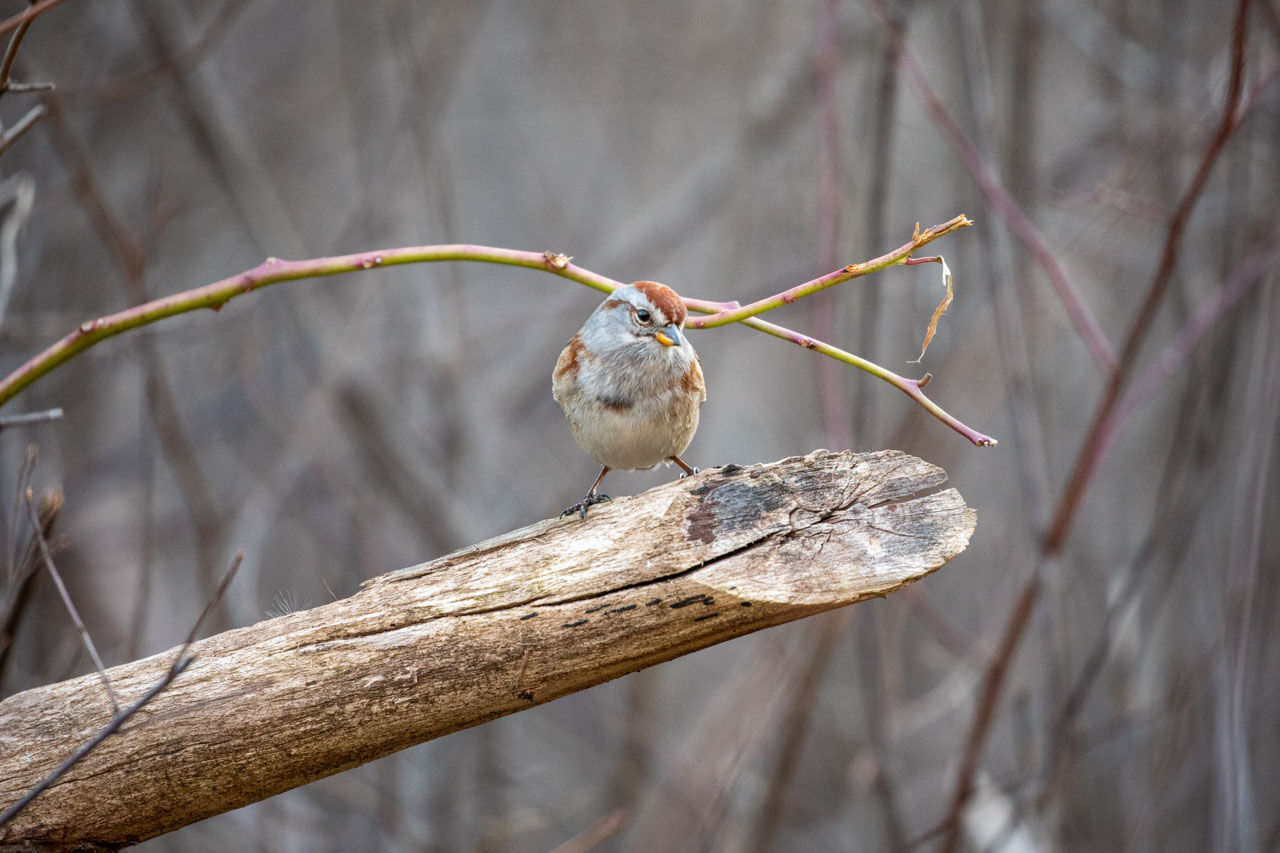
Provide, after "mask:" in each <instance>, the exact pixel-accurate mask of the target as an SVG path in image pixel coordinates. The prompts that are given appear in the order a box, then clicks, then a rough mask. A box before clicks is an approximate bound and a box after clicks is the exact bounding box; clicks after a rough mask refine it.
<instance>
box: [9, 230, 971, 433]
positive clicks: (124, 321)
mask: <svg viewBox="0 0 1280 853" xmlns="http://www.w3.org/2000/svg"><path fill="white" fill-rule="evenodd" d="M970 224H972V223H970V221H969V220H968V219H967V218H965V217H964V216H957V217H955V218H954V219H952V220H950V221H949V222H945V223H943V224H942V225H936V226H934V227H933V228H929V229H927V230H925V231H920V230H919V226H917V229H916V234H915V235H914V236H913V238H912V241H911V242H910V243H907V244H906V245H904V246H902V247H900V248H898V249H896V250H894V251H893V252H890V253H889V254H887V255H884V256H882V257H880V258H876V259H875V260H872V261H867V262H866V263H863V264H851V265H850V266H847V267H843V268H842V269H840V270H837V271H836V272H834V273H831V274H829V275H826V276H823V277H822V278H819V279H815V280H813V281H811V282H807V283H805V284H802V285H799V286H798V287H794V288H792V289H790V290H787V291H783V292H782V293H779V294H776V295H775V296H772V297H769V298H768V299H764V300H760V301H757V302H753V303H751V304H750V305H746V306H739V305H738V303H736V302H728V303H725V302H710V301H707V300H701V299H685V304H686V305H688V306H689V309H690V310H692V311H697V312H699V313H703V314H709V315H710V316H709V317H706V318H696V319H691V320H689V321H688V322H687V323H686V325H687V326H688V327H689V328H693V329H701V328H713V327H716V326H721V325H725V324H728V323H734V322H737V323H741V324H742V325H744V326H747V327H748V328H752V329H756V330H757V331H761V332H764V333H765V334H769V335H773V336H774V337H777V338H781V339H783V340H787V341H791V342H792V343H795V344H798V345H799V346H803V347H804V348H806V349H810V350H813V351H815V352H819V353H821V354H823V355H826V356H829V357H831V358H834V359H836V360H838V361H842V362H844V363H845V364H849V365H852V366H854V367H857V368H859V369H860V370H865V371H866V372H868V373H870V374H871V375H872V376H876V377H878V378H879V379H882V380H884V381H885V382H888V383H889V384H890V385H893V386H894V387H896V388H898V389H899V390H901V391H902V392H903V393H905V394H907V395H908V396H909V397H911V398H912V399H914V400H915V401H916V402H917V403H919V404H920V405H921V406H923V407H924V408H925V409H926V410H927V411H928V412H929V413H930V414H932V415H933V416H934V417H936V418H938V419H939V420H941V421H942V422H943V423H945V424H946V425H947V426H949V427H951V428H952V429H954V430H955V431H956V432H958V433H960V434H961V435H963V436H964V437H965V438H967V439H969V441H971V442H973V443H974V444H975V445H978V446H991V445H994V444H995V443H996V442H995V439H993V438H990V437H989V436H986V435H983V434H982V433H980V432H977V431H976V430H973V429H971V428H970V427H968V426H965V425H964V424H963V423H961V422H960V421H958V420H956V419H955V418H954V417H952V416H951V415H949V414H947V413H946V412H945V411H943V410H942V409H941V408H939V407H938V406H937V405H936V404H935V403H933V402H932V401H931V400H929V399H928V398H927V397H925V396H924V394H923V393H922V392H921V390H920V389H921V388H923V387H924V385H925V384H926V383H927V382H928V379H929V377H928V376H927V375H926V377H925V378H924V379H923V380H919V381H917V380H914V379H907V378H905V377H902V376H899V375H898V374H896V373H894V372H893V371H891V370H887V369H885V368H883V367H880V366H879V365H877V364H874V363H872V362H870V361H867V360H866V359H863V358H859V357H858V356H856V355H853V354H851V353H847V352H845V351H844V350H841V349H838V348H836V347H833V346H831V345H830V344H826V343H823V342H822V341H818V340H814V339H813V338H810V337H807V336H805V335H802V334H800V333H799V332H794V331H792V330H790V329H786V328H784V327H782V326H776V325H774V324H772V323H766V322H764V321H763V320H760V319H758V318H757V317H756V316H755V315H757V314H762V313H764V312H765V311H769V310H772V309H773V308H777V307H780V306H782V305H787V304H790V303H792V302H795V301H796V300H797V299H800V298H803V297H805V296H808V295H810V294H812V293H816V292H818V291H819V290H823V289H825V288H827V287H831V286H833V285H836V284H840V283H841V282H844V281H848V280H850V279H853V278H857V277H859V276H862V275H866V274H867V273H870V272H876V271H877V270H881V269H885V268H886V267H889V266H893V265H895V264H901V263H905V262H906V261H907V260H908V258H910V256H911V253H912V252H914V251H916V250H917V249H919V248H920V247H921V246H923V245H925V244H926V243H929V242H931V241H933V240H936V239H937V238H939V237H942V236H945V235H946V234H950V233H951V232H952V231H955V230H957V229H959V228H963V227H965V226H966V225H970ZM431 261H480V262H484V263H491V264H505V265H507V266H515V267H526V268H528V269H537V270H542V271H544V272H549V273H552V274H553V275H558V276H561V277H562V278H567V279H569V280H570V281H576V282H578V283H579V284H585V285H586V286H587V287H591V288H594V289H595V290H599V291H601V292H602V293H611V292H612V291H613V289H614V288H615V287H619V286H620V285H621V282H618V281H614V280H613V279H611V278H607V277H606V276H602V275H600V274H598V273H594V272H592V271H591V270H587V269H583V268H582V267H579V266H576V265H574V264H572V263H570V258H569V257H567V256H565V255H561V254H556V253H554V252H522V251H517V250H514V249H499V248H495V247H492V246H474V245H467V244H455V245H445V246H410V247H406V248H400V249H384V250H382V251H373V252H360V253H358V254H354V255H340V256H337V257H331V258H313V259H311V260H304V261H282V260H279V259H277V258H268V259H267V260H266V261H264V262H262V263H261V264H259V265H258V266H256V267H254V268H253V269H251V270H246V271H245V272H242V273H240V274H238V275H234V276H232V277H230V278H225V279H223V280H221V281H215V282H213V283H212V284H207V285H205V286H204V287H197V288H195V289H194V290H186V291H183V292H181V293H175V294H173V295H171V296H165V297H162V298H160V299H155V300H153V301H151V302H147V303H144V304H142V305H137V306H135V307H133V308H128V309H126V310H124V311H118V312H116V313H115V314H109V315H107V316H105V317H99V318H98V319H96V320H86V321H85V322H83V323H81V324H80V325H79V326H78V327H77V328H76V329H75V330H74V331H73V332H71V333H70V334H68V335H67V336H65V337H64V338H62V339H61V340H59V341H57V342H55V343H54V344H52V345H51V346H49V347H48V348H47V349H45V350H44V351H43V352H41V353H39V354H38V355H36V356H34V357H33V358H31V359H30V360H29V361H27V362H26V363H25V364H23V365H22V366H21V367H19V368H18V369H17V370H15V371H13V372H12V373H10V374H9V375H8V376H6V377H5V378H4V380H3V381H0V405H4V404H5V403H7V402H8V401H9V400H11V399H13V398H14V396H16V395H17V394H18V393H19V392H21V391H22V390H23V389H25V388H26V387H27V386H29V385H31V384H32V383H33V382H35V381H36V380H37V379H39V378H40V377H42V376H44V375H45V374H46V373H48V372H50V371H51V370H53V369H54V368H56V367H58V366H59V365H62V364H64V363H66V362H67V361H70V360H71V359H72V358H74V357H75V356H76V355H78V354H80V353H81V352H84V351H85V350H86V349H88V348H89V347H91V346H93V345H94V344H96V343H98V342H100V341H103V340H106V339H107V338H110V337H114V336H116V335H119V334H121V333H123V332H127V331H129V330H130V329H136V328H137V327H139V326H146V325H149V324H151V323H154V322H156V321H158V320H163V319H165V318H166V317H172V316H174V315H177V314H185V313H187V312H189V311H195V310H197V309H200V308H211V309H213V310H214V311H217V310H219V309H220V308H222V306H223V305H225V304H227V303H228V302H230V301H231V300H232V299H234V298H235V297H237V296H239V295H241V294H243V293H252V292H253V291H255V290H259V289H261V288H263V287H266V286H267V285H271V284H276V283H278V282H282V281H295V280H298V279H303V278H316V277H319V276H327V275H338V274H340V273H348V272H361V271H364V270H371V269H376V268H379V267H389V266H398V265H401V264H418V263H427V262H431Z"/></svg>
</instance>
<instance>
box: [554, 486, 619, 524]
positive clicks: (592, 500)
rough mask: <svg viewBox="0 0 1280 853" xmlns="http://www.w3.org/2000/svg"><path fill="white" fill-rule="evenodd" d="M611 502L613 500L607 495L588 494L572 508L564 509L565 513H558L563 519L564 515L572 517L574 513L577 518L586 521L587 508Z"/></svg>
mask: <svg viewBox="0 0 1280 853" xmlns="http://www.w3.org/2000/svg"><path fill="white" fill-rule="evenodd" d="M612 500H613V498H611V497H609V496H608V495H597V494H595V493H594V492H590V493H588V494H587V496H586V497H585V498H583V499H582V500H580V501H578V502H577V503H576V504H574V505H573V506H571V507H566V508H565V511H564V512H562V513H560V517H561V518H564V517H565V516H566V515H573V514H574V513H575V512H576V513H577V514H578V515H579V516H581V517H582V519H583V520H586V517H587V507H591V506H595V505H596V504H602V503H604V502H605V501H612Z"/></svg>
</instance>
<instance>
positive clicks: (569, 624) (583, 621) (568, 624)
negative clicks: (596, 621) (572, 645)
mask: <svg viewBox="0 0 1280 853" xmlns="http://www.w3.org/2000/svg"><path fill="white" fill-rule="evenodd" d="M585 624H587V620H586V619H579V620H577V621H576V622H566V623H564V624H563V625H561V626H560V627H561V628H577V627H578V626H579V625H585Z"/></svg>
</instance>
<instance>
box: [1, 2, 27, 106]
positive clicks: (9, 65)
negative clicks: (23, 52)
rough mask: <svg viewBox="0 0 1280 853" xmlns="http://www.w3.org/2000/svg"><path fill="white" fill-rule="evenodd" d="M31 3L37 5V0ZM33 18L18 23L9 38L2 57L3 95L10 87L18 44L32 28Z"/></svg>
mask: <svg viewBox="0 0 1280 853" xmlns="http://www.w3.org/2000/svg"><path fill="white" fill-rule="evenodd" d="M30 5H33V6H34V5H35V0H30ZM32 20H34V19H33V18H28V19H27V20H25V21H23V22H22V23H20V24H18V28H17V29H16V30H14V31H13V38H11V39H9V46H8V47H6V48H5V50H4V59H0V95H3V94H4V93H5V91H6V90H8V88H9V75H10V74H11V73H13V61H14V60H15V59H17V58H18V46H19V45H21V44H22V38H23V36H25V35H26V34H27V30H29V29H30V28H31V21H32Z"/></svg>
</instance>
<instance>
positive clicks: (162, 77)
mask: <svg viewBox="0 0 1280 853" xmlns="http://www.w3.org/2000/svg"><path fill="white" fill-rule="evenodd" d="M248 5H249V0H227V2H225V3H224V4H223V5H222V6H221V7H220V8H219V9H218V11H217V12H216V13H214V15H213V17H212V18H211V19H210V21H209V23H208V25H207V26H206V27H205V28H204V30H203V31H202V32H201V33H200V35H199V36H197V37H196V39H195V40H194V41H193V42H191V44H190V45H188V46H187V47H186V48H184V49H183V50H182V51H180V52H178V53H174V54H172V55H169V56H166V57H164V58H163V59H160V60H159V61H158V62H156V63H155V64H154V65H152V66H151V67H150V68H144V69H142V70H141V71H135V72H133V73H132V74H126V75H123V76H120V77H115V78H112V79H109V80H106V81H104V82H103V83H101V84H99V85H96V86H92V87H84V88H75V89H68V88H67V87H65V86H64V87H61V88H60V89H59V91H60V92H61V93H62V96H63V98H65V99H67V100H68V101H70V102H72V103H75V104H80V103H94V104H96V105H98V106H104V105H110V104H114V103H116V102H119V101H124V100H127V99H129V98H133V97H138V96H140V95H144V94H146V93H147V92H149V91H151V90H152V86H153V85H155V84H159V83H162V82H164V81H167V80H171V79H173V78H174V77H177V76H180V75H182V74H185V73H187V72H188V71H190V70H191V69H192V68H194V67H195V66H197V65H199V64H200V63H201V62H202V61H203V60H204V59H205V57H206V56H208V55H209V52H210V51H211V50H212V49H213V48H214V47H216V46H217V45H218V44H219V43H220V42H221V41H222V38H223V36H225V35H226V34H227V32H228V31H229V30H230V29H231V25H232V24H234V23H235V21H236V19H237V18H239V16H240V13H241V12H242V11H244V9H245V7H247V6H248Z"/></svg>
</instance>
